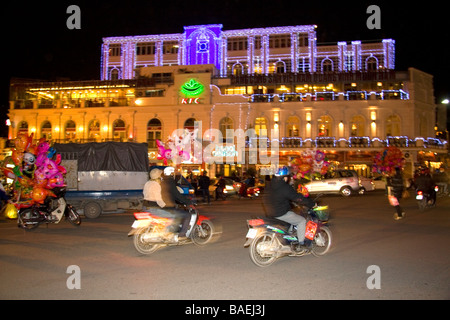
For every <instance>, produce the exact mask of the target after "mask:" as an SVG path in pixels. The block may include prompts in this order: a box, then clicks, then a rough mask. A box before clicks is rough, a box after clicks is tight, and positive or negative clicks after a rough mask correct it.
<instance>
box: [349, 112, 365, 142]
mask: <svg viewBox="0 0 450 320" xmlns="http://www.w3.org/2000/svg"><path fill="white" fill-rule="evenodd" d="M364 135H365V120H364V117H362V116H354V117H353V118H352V120H351V122H350V136H352V137H363V136H364Z"/></svg>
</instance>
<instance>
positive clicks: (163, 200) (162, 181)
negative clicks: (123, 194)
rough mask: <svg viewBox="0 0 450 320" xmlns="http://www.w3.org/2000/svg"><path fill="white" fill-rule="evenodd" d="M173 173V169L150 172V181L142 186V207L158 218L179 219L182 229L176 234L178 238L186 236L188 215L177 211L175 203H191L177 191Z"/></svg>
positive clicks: (182, 211) (167, 168) (156, 169)
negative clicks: (149, 209)
mask: <svg viewBox="0 0 450 320" xmlns="http://www.w3.org/2000/svg"><path fill="white" fill-rule="evenodd" d="M174 171H175V170H174V168H173V167H166V168H165V169H164V171H163V170H161V169H158V168H155V169H153V170H152V171H150V180H149V181H147V183H146V184H145V185H144V191H143V193H144V203H143V205H144V206H145V207H147V208H151V211H152V212H153V213H155V214H156V215H158V216H160V217H165V218H172V219H176V218H177V217H180V218H181V220H182V228H181V230H180V232H179V234H178V237H179V238H180V237H185V236H186V231H187V228H188V226H189V218H190V215H189V214H188V213H187V212H185V211H184V210H178V209H177V208H176V202H179V203H181V204H185V205H192V201H191V200H190V199H189V198H187V197H185V196H184V195H183V194H181V193H180V191H179V190H178V188H177V185H176V183H175V179H174V177H171V174H172V173H173V172H174ZM163 173H164V177H163ZM162 208H164V210H163V209H162Z"/></svg>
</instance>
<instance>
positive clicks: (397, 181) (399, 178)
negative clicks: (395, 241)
mask: <svg viewBox="0 0 450 320" xmlns="http://www.w3.org/2000/svg"><path fill="white" fill-rule="evenodd" d="M401 170H402V169H401V168H400V167H396V168H395V174H394V176H393V177H392V178H389V179H388V197H389V203H390V204H391V205H392V206H394V208H395V210H396V212H395V213H394V220H400V219H403V218H404V217H405V212H404V211H403V209H402V207H401V206H400V200H401V198H402V196H403V191H404V190H405V186H404V184H403V175H402V171H401Z"/></svg>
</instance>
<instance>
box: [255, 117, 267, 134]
mask: <svg viewBox="0 0 450 320" xmlns="http://www.w3.org/2000/svg"><path fill="white" fill-rule="evenodd" d="M255 132H256V135H257V136H258V137H267V134H268V132H267V119H266V118H264V117H260V118H256V119H255Z"/></svg>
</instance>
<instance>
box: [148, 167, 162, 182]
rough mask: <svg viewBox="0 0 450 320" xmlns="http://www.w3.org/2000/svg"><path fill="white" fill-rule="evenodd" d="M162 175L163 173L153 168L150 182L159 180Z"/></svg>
mask: <svg viewBox="0 0 450 320" xmlns="http://www.w3.org/2000/svg"><path fill="white" fill-rule="evenodd" d="M162 173H163V172H162V170H160V169H157V168H155V169H153V170H152V171H150V179H152V180H156V179H159V178H161V174H162Z"/></svg>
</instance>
